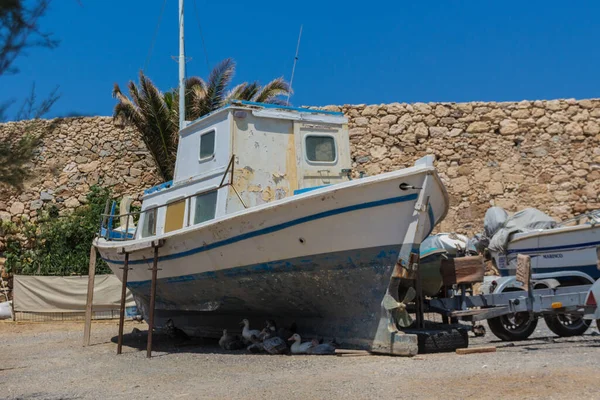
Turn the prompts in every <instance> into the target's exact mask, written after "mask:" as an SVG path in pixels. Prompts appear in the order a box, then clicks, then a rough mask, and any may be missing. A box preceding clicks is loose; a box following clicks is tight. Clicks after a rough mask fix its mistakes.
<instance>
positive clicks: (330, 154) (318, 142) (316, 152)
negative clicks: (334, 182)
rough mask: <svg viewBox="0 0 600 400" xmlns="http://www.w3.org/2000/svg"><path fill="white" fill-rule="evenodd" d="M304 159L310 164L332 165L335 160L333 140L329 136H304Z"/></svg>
mask: <svg viewBox="0 0 600 400" xmlns="http://www.w3.org/2000/svg"><path fill="white" fill-rule="evenodd" d="M304 140H305V148H306V159H307V160H308V161H311V162H320V163H321V162H325V163H334V162H335V161H336V159H337V154H336V151H335V139H334V137H333V136H329V135H306V137H305V139H304Z"/></svg>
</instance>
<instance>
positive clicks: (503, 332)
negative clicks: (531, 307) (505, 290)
mask: <svg viewBox="0 0 600 400" xmlns="http://www.w3.org/2000/svg"><path fill="white" fill-rule="evenodd" d="M487 322H488V326H489V327H490V330H491V331H492V333H493V334H494V335H496V337H497V338H498V339H500V340H504V341H506V342H509V341H517V340H525V339H527V338H528V337H529V336H531V334H532V333H533V332H534V331H535V328H536V327H537V323H538V320H537V318H534V319H532V320H531V321H530V320H529V314H528V313H522V312H521V313H516V314H515V315H514V316H510V315H503V316H500V317H495V318H490V319H488V320H487Z"/></svg>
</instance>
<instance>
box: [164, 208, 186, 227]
mask: <svg viewBox="0 0 600 400" xmlns="http://www.w3.org/2000/svg"><path fill="white" fill-rule="evenodd" d="M184 214H185V201H184V200H181V201H176V202H173V203H170V204H168V205H167V215H166V217H165V233H166V232H171V231H176V230H177V229H181V228H183V216H184Z"/></svg>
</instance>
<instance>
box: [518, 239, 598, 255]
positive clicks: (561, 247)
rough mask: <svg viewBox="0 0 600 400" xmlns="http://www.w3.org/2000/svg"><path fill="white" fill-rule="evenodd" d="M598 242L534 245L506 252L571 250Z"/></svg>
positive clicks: (524, 252)
mask: <svg viewBox="0 0 600 400" xmlns="http://www.w3.org/2000/svg"><path fill="white" fill-rule="evenodd" d="M599 245H600V242H588V243H576V244H565V245H562V246H550V247H534V248H529V249H509V250H508V252H507V253H508V254H515V253H520V254H527V253H534V254H535V253H540V252H545V251H546V252H547V251H559V250H573V249H579V248H581V249H584V248H586V247H595V246H599Z"/></svg>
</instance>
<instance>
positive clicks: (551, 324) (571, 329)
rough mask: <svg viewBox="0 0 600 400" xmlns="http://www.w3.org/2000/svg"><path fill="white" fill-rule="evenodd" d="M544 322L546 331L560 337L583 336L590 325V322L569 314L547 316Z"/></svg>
mask: <svg viewBox="0 0 600 400" xmlns="http://www.w3.org/2000/svg"><path fill="white" fill-rule="evenodd" d="M544 321H546V325H548V329H550V330H551V331H552V332H554V333H555V334H557V335H558V336H560V337H569V336H580V335H583V334H584V333H585V331H587V329H588V328H589V327H590V325H591V323H592V320H589V319H583V318H581V317H578V316H572V315H569V314H547V315H544Z"/></svg>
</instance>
